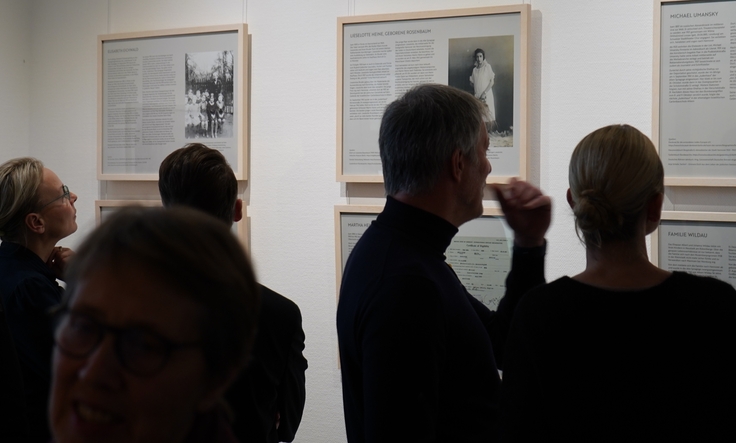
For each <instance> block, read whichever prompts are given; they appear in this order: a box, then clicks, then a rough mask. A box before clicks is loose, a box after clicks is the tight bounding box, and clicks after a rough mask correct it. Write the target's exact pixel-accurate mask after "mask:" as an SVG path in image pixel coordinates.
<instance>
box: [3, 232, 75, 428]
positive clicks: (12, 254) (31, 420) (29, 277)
mask: <svg viewBox="0 0 736 443" xmlns="http://www.w3.org/2000/svg"><path fill="white" fill-rule="evenodd" d="M63 294H64V289H63V288H62V287H61V286H59V284H58V283H57V282H56V276H55V275H54V273H53V272H52V271H51V269H50V268H49V267H48V266H47V265H46V263H44V262H43V261H42V260H41V258H40V257H38V256H37V255H36V254H35V253H33V252H32V251H30V250H29V249H27V248H25V247H23V246H21V245H19V244H16V243H11V242H2V244H0V296H1V297H2V303H3V305H4V308H5V317H6V320H7V324H8V329H9V330H10V335H11V336H12V338H13V343H14V345H15V349H16V352H17V355H18V361H19V362H20V369H21V373H22V374H23V390H24V392H25V398H26V410H27V413H28V426H29V430H30V433H31V439H32V440H34V441H35V440H38V441H48V440H49V438H50V434H49V429H48V418H47V417H48V412H47V409H48V398H49V390H50V386H51V350H52V348H53V345H54V341H53V333H52V330H51V318H50V317H49V315H48V311H49V309H51V308H52V307H54V306H57V305H58V304H59V303H60V302H61V298H62V296H63Z"/></svg>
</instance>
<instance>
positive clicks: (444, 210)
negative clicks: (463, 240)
mask: <svg viewBox="0 0 736 443" xmlns="http://www.w3.org/2000/svg"><path fill="white" fill-rule="evenodd" d="M436 188H439V189H436V190H433V191H431V192H425V193H422V194H418V195H409V194H407V193H406V192H403V191H399V192H397V193H396V194H394V195H392V196H391V197H393V198H394V199H396V200H398V201H400V202H401V203H404V204H407V205H409V206H414V207H415V208H419V209H421V210H423V211H427V212H429V213H430V214H434V215H436V216H438V217H441V218H443V219H445V220H447V222H449V223H451V224H452V225H453V226H455V227H456V228H459V227H460V225H462V224H463V223H465V222H466V221H468V220H467V219H464V218H463V217H462V215H461V212H460V211H459V210H458V208H456V205H455V204H454V202H455V199H454V198H451V196H449V195H448V192H447V191H446V189H447V188H444V189H442V188H441V187H436Z"/></svg>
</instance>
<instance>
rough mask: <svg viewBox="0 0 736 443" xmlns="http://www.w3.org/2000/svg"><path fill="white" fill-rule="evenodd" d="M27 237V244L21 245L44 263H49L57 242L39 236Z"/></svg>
mask: <svg viewBox="0 0 736 443" xmlns="http://www.w3.org/2000/svg"><path fill="white" fill-rule="evenodd" d="M27 237H28V238H27V240H26V243H25V244H23V243H21V244H23V246H25V247H26V248H27V249H29V250H30V251H31V252H33V253H34V254H36V255H37V256H38V257H39V258H40V259H41V260H42V261H43V262H44V263H45V262H47V261H48V259H49V257H51V253H52V252H53V250H54V248H55V247H56V242H57V240H51V239H48V238H46V237H45V236H38V235H27Z"/></svg>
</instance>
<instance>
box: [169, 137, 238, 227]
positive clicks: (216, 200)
mask: <svg viewBox="0 0 736 443" xmlns="http://www.w3.org/2000/svg"><path fill="white" fill-rule="evenodd" d="M158 190H159V193H160V194H161V201H162V202H163V204H164V206H174V205H183V206H190V207H193V208H196V209H199V210H200V211H204V212H206V213H208V214H210V215H213V216H215V217H217V218H219V219H220V220H222V221H224V222H225V223H228V224H232V223H233V211H234V210H235V201H236V200H237V198H238V181H237V179H236V178H235V173H233V170H232V168H230V166H229V165H228V164H227V160H225V156H223V155H222V153H220V151H217V150H216V149H211V148H208V147H207V146H205V145H203V144H202V143H190V144H188V145H186V146H184V147H183V148H180V149H177V150H176V151H174V152H172V153H171V154H169V155H168V156H167V157H166V158H165V159H164V161H163V162H161V166H160V167H159V170H158Z"/></svg>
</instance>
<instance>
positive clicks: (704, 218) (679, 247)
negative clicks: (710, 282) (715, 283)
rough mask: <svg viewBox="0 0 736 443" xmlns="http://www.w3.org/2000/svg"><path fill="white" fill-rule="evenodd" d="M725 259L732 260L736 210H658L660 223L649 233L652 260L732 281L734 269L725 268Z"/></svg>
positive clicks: (735, 250) (734, 280) (735, 278)
mask: <svg viewBox="0 0 736 443" xmlns="http://www.w3.org/2000/svg"><path fill="white" fill-rule="evenodd" d="M665 236H666V237H665ZM663 237H664V238H663ZM731 254H733V257H731ZM729 258H731V259H732V260H729ZM729 261H731V262H736V213H733V212H692V211H663V212H662V220H661V222H660V226H659V228H657V230H656V231H654V232H653V233H652V263H654V264H655V265H657V266H659V267H661V268H662V269H666V270H668V271H672V270H674V271H686V272H690V273H692V274H697V275H707V276H713V277H716V278H718V279H720V280H723V281H727V282H729V283H731V284H732V285H736V270H732V271H731V272H729ZM732 266H733V265H732Z"/></svg>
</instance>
